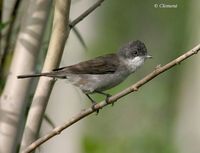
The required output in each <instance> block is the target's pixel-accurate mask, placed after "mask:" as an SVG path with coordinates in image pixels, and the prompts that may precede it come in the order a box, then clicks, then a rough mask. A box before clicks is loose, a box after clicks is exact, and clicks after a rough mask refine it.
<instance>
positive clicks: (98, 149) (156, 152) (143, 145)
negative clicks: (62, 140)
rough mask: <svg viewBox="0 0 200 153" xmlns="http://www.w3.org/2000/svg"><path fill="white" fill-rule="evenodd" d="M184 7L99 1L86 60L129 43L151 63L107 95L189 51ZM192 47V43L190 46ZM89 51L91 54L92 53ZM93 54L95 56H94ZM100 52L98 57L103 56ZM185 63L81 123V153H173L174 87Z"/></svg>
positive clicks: (181, 4) (175, 0)
mask: <svg viewBox="0 0 200 153" xmlns="http://www.w3.org/2000/svg"><path fill="white" fill-rule="evenodd" d="M155 4H158V5H159V4H173V5H177V6H178V7H177V8H155ZM190 5H191V3H190V1H180V0H171V1H170V0H167V1H164V0H148V1H141V0H124V1H111V0H108V1H105V2H104V3H103V5H102V6H101V7H100V9H99V10H98V11H99V12H100V13H99V14H100V15H99V16H98V17H97V18H96V23H95V24H94V25H95V26H97V29H98V31H97V33H98V40H95V41H94V42H92V44H95V45H94V46H93V47H92V49H91V50H90V52H89V53H90V54H91V56H96V55H97V54H99V55H100V54H102V53H108V52H114V51H116V49H117V48H119V46H120V45H122V44H123V43H124V42H127V41H129V40H141V41H143V42H145V44H146V46H147V49H148V51H149V54H151V55H152V56H153V59H152V60H149V61H147V62H146V63H145V64H144V66H143V67H142V68H141V69H140V70H139V71H137V72H136V73H135V74H133V75H131V76H130V77H129V78H128V80H126V81H125V82H123V83H122V84H121V85H119V86H118V87H116V88H114V89H111V90H110V91H109V92H110V93H112V94H114V93H117V92H119V91H121V90H122V89H124V88H126V87H128V86H130V85H131V84H133V83H134V82H136V81H137V80H139V79H141V78H142V77H144V76H145V75H146V74H148V73H149V72H150V71H152V70H153V69H154V68H155V67H156V65H159V64H161V65H164V64H166V63H167V62H169V61H170V60H172V59H174V58H176V57H177V56H178V55H180V54H182V53H184V51H187V50H188V49H190V48H192V47H193V46H189V45H188V44H189V35H191V33H190V32H188V30H187V28H188V18H189V16H190V15H189V14H190V9H189V8H190ZM190 42H191V44H193V45H196V44H197V43H198V40H195V39H192V40H190ZM94 51H95V52H94ZM96 51H99V52H96ZM103 51H104V52H103ZM190 62H191V60H188V61H186V62H184V63H183V64H181V66H177V67H175V68H173V69H171V70H170V71H168V72H166V73H164V74H162V75H160V76H159V77H158V78H156V79H154V80H152V81H151V82H149V83H148V84H146V85H145V86H143V87H142V88H141V89H139V91H138V92H137V93H134V94H130V95H128V96H126V97H124V98H122V99H120V100H119V101H120V102H119V103H116V104H115V105H114V107H107V108H105V109H103V110H101V111H100V113H99V115H98V116H97V117H96V116H92V117H90V118H89V119H87V123H88V124H87V128H86V129H87V130H86V131H85V134H84V137H83V143H82V145H83V148H84V151H85V153H86V152H87V153H102V152H104V153H111V152H112V153H121V152H126V153H176V152H177V149H176V146H175V144H174V140H173V138H174V121H175V116H176V105H177V101H176V99H177V90H178V89H177V87H179V84H180V83H181V82H180V81H179V80H180V76H181V74H182V73H181V72H182V71H184V68H185V66H186V64H189V63H190Z"/></svg>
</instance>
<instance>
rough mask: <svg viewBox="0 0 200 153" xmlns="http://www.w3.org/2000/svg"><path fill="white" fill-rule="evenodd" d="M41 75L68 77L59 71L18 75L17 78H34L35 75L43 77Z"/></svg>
mask: <svg viewBox="0 0 200 153" xmlns="http://www.w3.org/2000/svg"><path fill="white" fill-rule="evenodd" d="M41 76H46V77H52V78H60V79H64V78H66V76H64V75H61V74H59V73H55V72H49V73H38V74H25V75H18V76H17V78H18V79H24V78H34V77H41Z"/></svg>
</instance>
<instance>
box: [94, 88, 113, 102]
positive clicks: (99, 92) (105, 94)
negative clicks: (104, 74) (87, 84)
mask: <svg viewBox="0 0 200 153" xmlns="http://www.w3.org/2000/svg"><path fill="white" fill-rule="evenodd" d="M95 92H96V93H98V94H101V95H104V96H106V99H105V101H106V103H107V104H109V103H108V100H109V98H110V97H111V96H112V95H110V94H108V93H105V92H102V91H95ZM112 105H113V103H112Z"/></svg>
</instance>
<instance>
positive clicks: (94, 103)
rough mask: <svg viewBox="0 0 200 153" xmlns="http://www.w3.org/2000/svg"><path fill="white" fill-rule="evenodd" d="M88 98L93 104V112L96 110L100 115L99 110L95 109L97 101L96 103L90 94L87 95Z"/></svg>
mask: <svg viewBox="0 0 200 153" xmlns="http://www.w3.org/2000/svg"><path fill="white" fill-rule="evenodd" d="M85 95H86V96H87V97H88V99H90V101H91V102H92V109H93V110H96V113H97V114H98V113H99V109H96V108H95V105H96V104H97V102H96V101H94V100H93V99H92V98H91V97H90V96H89V95H88V94H85Z"/></svg>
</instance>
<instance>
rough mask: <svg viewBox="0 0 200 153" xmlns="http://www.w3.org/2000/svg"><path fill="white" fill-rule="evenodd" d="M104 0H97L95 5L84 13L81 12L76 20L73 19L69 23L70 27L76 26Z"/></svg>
mask: <svg viewBox="0 0 200 153" xmlns="http://www.w3.org/2000/svg"><path fill="white" fill-rule="evenodd" d="M103 1H104V0H99V1H97V2H96V3H95V4H94V5H92V6H91V7H90V8H88V9H87V10H86V11H85V12H83V14H81V15H80V16H79V17H77V18H76V19H75V20H74V21H72V22H71V23H70V24H69V27H70V29H72V28H73V27H75V26H76V24H78V23H79V22H80V21H82V20H83V19H84V18H85V17H87V16H88V15H89V14H90V13H92V12H93V11H94V10H95V9H96V8H97V7H99V6H100V5H101V3H103Z"/></svg>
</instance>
